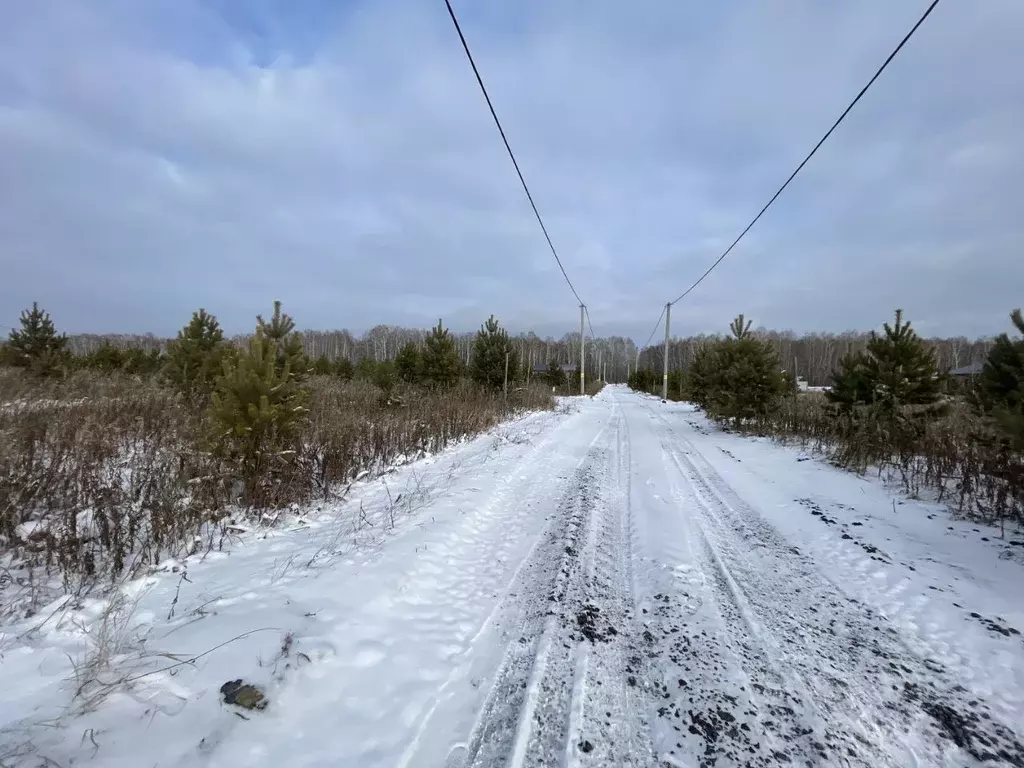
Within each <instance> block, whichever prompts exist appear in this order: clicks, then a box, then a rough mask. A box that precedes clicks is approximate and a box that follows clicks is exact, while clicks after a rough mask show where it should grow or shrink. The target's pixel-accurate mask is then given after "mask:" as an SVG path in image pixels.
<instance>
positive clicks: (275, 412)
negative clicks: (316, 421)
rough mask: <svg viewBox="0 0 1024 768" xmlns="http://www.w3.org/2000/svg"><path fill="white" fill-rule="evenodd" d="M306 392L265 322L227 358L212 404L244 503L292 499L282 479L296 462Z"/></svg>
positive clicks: (216, 433)
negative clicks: (242, 347) (245, 346)
mask: <svg viewBox="0 0 1024 768" xmlns="http://www.w3.org/2000/svg"><path fill="white" fill-rule="evenodd" d="M306 395H307V393H306V391H305V390H304V389H303V387H302V386H301V384H300V382H299V377H297V376H296V375H295V374H294V373H293V372H292V369H291V360H290V359H288V358H287V356H285V357H284V358H283V359H282V356H281V350H280V348H279V343H278V342H275V341H273V340H271V339H270V338H269V337H268V336H267V335H266V331H265V330H264V326H263V325H262V324H261V325H259V326H257V328H256V333H255V334H254V335H253V336H252V338H251V339H249V345H248V347H247V348H246V349H244V350H242V351H241V352H239V353H238V354H237V355H230V356H228V357H227V358H226V359H225V360H224V363H223V372H222V374H221V375H220V376H219V377H218V378H217V381H216V387H215V389H214V391H213V396H212V400H211V403H210V409H209V414H210V422H211V424H212V429H213V436H212V437H213V447H214V453H215V455H217V456H218V457H219V458H221V459H222V460H224V461H226V462H227V463H228V464H229V466H231V467H233V469H234V471H235V472H237V473H238V476H239V478H240V479H241V480H242V483H243V488H244V499H243V500H244V502H245V503H247V504H254V505H257V506H265V505H273V504H276V503H280V502H284V501H288V498H286V494H287V493H288V490H289V489H288V488H287V484H286V483H282V479H283V478H286V477H288V475H289V472H288V470H290V469H292V468H293V467H294V465H295V460H296V459H295V457H296V455H297V450H298V448H299V437H300V430H301V428H302V424H303V422H304V420H305V413H306V409H305V400H306Z"/></svg>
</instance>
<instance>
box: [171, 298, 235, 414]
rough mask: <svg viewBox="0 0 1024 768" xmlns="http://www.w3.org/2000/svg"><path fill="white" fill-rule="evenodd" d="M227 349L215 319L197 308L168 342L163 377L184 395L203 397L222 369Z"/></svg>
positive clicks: (211, 389)
mask: <svg viewBox="0 0 1024 768" xmlns="http://www.w3.org/2000/svg"><path fill="white" fill-rule="evenodd" d="M227 349H228V347H227V344H226V343H225V341H224V332H223V331H222V330H221V328H220V323H218V322H217V318H216V317H214V316H213V315H211V314H209V313H208V312H207V311H206V310H205V309H199V310H198V311H197V312H193V313H192V319H191V320H190V321H189V323H188V325H186V326H185V327H184V328H182V329H181V330H180V331H178V336H177V338H176V339H175V340H174V341H172V342H170V343H169V344H168V345H167V362H166V364H165V365H164V376H165V377H166V378H167V380H168V382H170V384H171V386H173V387H174V388H175V389H177V390H178V391H179V392H181V394H183V395H184V396H185V397H186V398H188V399H193V398H199V399H204V400H205V399H206V398H208V397H209V396H210V393H211V392H212V391H213V385H214V381H215V380H216V378H217V376H219V375H220V374H221V373H222V371H223V364H224V358H225V355H226V353H227Z"/></svg>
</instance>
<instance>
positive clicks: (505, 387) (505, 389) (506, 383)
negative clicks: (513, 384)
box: [502, 351, 508, 398]
mask: <svg viewBox="0 0 1024 768" xmlns="http://www.w3.org/2000/svg"><path fill="white" fill-rule="evenodd" d="M502 392H504V393H505V397H506V398H507V397H508V352H507V351H506V352H505V383H504V385H503V386H502Z"/></svg>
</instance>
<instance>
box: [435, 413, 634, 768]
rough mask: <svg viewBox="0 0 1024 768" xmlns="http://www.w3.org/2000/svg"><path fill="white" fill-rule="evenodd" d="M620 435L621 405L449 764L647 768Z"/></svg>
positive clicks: (537, 557)
mask: <svg viewBox="0 0 1024 768" xmlns="http://www.w3.org/2000/svg"><path fill="white" fill-rule="evenodd" d="M622 426H623V419H622V417H621V413H618V411H617V408H614V407H613V415H612V420H611V423H610V425H609V432H611V433H613V436H609V437H608V439H604V440H601V441H600V442H599V443H595V445H594V446H592V448H591V451H590V452H589V454H588V456H587V457H586V459H585V460H584V461H583V463H582V464H581V465H580V467H579V468H578V469H577V471H576V473H575V475H574V477H573V479H572V481H571V483H570V487H569V488H568V489H567V490H566V492H565V494H564V495H563V497H562V500H561V503H560V504H559V512H558V514H557V517H556V521H555V524H554V525H553V526H552V528H551V529H550V531H549V534H548V536H547V537H546V539H545V542H544V544H543V545H542V546H540V547H538V549H537V551H536V552H535V554H534V557H533V558H532V561H533V562H532V563H531V564H530V566H529V567H528V568H527V569H525V570H524V590H523V592H525V594H524V593H521V594H520V596H519V599H520V600H521V601H524V602H525V604H526V605H528V606H530V607H529V609H528V612H527V614H526V615H525V616H524V621H523V623H522V624H521V625H520V626H519V628H518V630H517V633H516V634H518V635H519V636H518V638H517V639H516V640H515V641H514V642H512V643H511V644H510V646H509V648H508V651H507V653H506V655H505V658H504V659H503V661H502V664H501V667H500V669H499V672H498V674H497V675H496V677H495V680H494V683H493V685H492V687H491V689H490V692H489V694H488V697H487V699H486V701H485V704H484V706H483V708H482V709H481V712H480V716H479V718H478V720H477V723H476V725H475V727H474V729H473V732H472V734H471V736H470V739H469V742H468V746H467V749H466V751H465V753H464V754H462V755H457V756H453V757H452V759H450V760H449V763H448V765H449V766H467V767H468V766H474V767H477V766H479V767H483V766H488V767H490V766H507V767H508V768H527V767H532V766H548V765H567V766H576V765H581V766H582V765H602V766H604V765H607V766H645V765H649V764H650V754H651V751H650V747H649V740H648V739H647V734H646V732H645V728H644V726H643V717H642V712H641V710H642V706H641V704H640V702H639V701H638V700H637V693H636V692H634V691H630V690H627V688H628V686H627V684H626V678H625V675H624V674H623V669H624V667H625V665H626V658H627V656H628V655H629V653H628V651H627V645H628V642H629V641H628V635H629V634H630V633H628V632H626V631H624V630H625V629H626V628H627V627H628V625H629V624H630V623H631V621H632V611H631V608H630V605H631V599H630V590H629V588H628V581H627V577H628V568H627V562H628V549H627V548H626V543H625V539H624V532H626V531H628V521H626V520H624V519H623V514H622V511H623V505H621V503H616V502H617V501H618V502H621V499H618V498H617V497H616V490H617V489H620V488H621V455H622V446H623V439H622V431H621V430H622ZM553 564H556V568H552V565H553Z"/></svg>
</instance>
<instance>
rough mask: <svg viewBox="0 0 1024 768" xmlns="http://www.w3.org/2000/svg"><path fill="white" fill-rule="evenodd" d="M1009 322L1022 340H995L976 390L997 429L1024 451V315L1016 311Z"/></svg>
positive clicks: (1001, 335) (1004, 335)
mask: <svg viewBox="0 0 1024 768" xmlns="http://www.w3.org/2000/svg"><path fill="white" fill-rule="evenodd" d="M1010 320H1011V321H1012V322H1013V325H1014V327H1015V328H1016V329H1017V331H1018V332H1019V333H1020V334H1021V338H1019V339H1012V340H1011V339H1010V337H1009V336H1008V335H1007V334H1005V333H1002V334H1000V335H999V336H998V337H997V338H996V341H995V344H994V345H993V347H992V351H990V352H989V354H988V360H987V361H986V362H985V367H984V368H983V369H982V371H981V374H980V375H979V376H978V382H977V388H978V396H979V400H980V404H981V406H982V409H983V410H984V411H985V412H986V413H987V414H988V415H989V416H990V417H991V418H992V421H993V423H994V425H995V426H996V428H997V429H998V430H999V431H1000V432H1001V433H1002V434H1003V435H1004V436H1005V437H1006V439H1007V441H1008V442H1009V443H1010V445H1011V446H1012V447H1013V448H1014V450H1017V451H1024V316H1022V314H1021V311H1020V310H1019V309H1015V310H1014V311H1013V312H1012V313H1011V314H1010Z"/></svg>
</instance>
